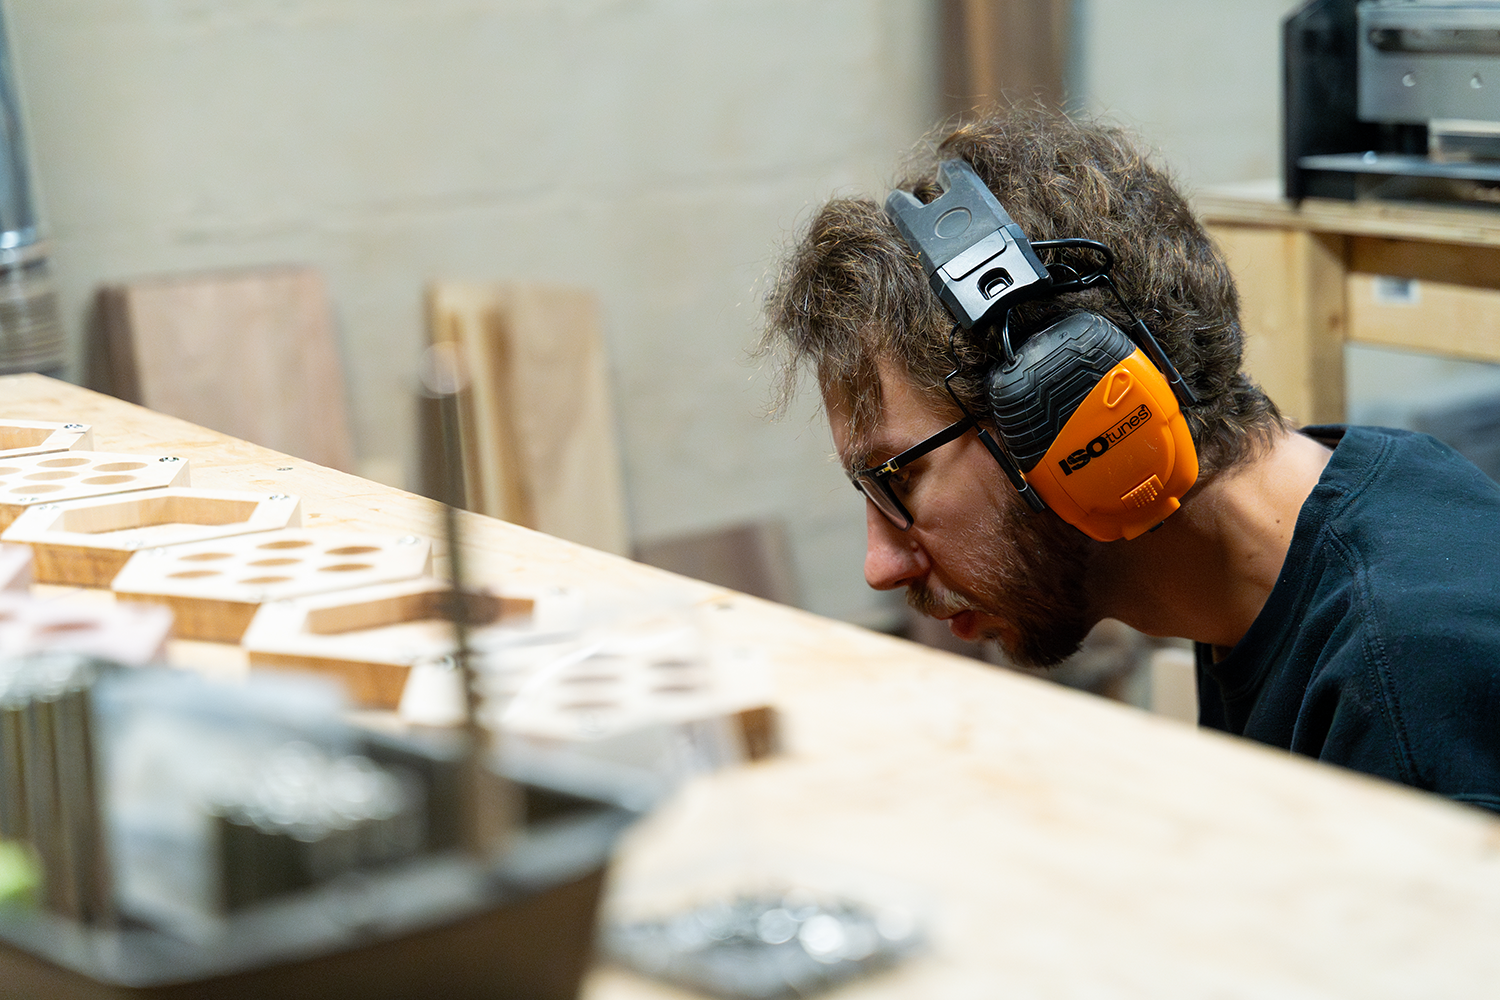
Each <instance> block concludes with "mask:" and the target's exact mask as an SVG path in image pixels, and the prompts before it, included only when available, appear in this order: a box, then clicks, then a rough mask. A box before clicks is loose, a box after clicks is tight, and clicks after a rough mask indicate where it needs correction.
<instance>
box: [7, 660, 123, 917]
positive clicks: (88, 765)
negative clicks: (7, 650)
mask: <svg viewBox="0 0 1500 1000" xmlns="http://www.w3.org/2000/svg"><path fill="white" fill-rule="evenodd" d="M97 676H98V671H97V669H96V667H95V664H94V661H92V660H90V659H89V658H87V657H83V656H78V655H76V654H67V653H49V654H38V655H34V656H31V657H26V658H23V659H16V660H9V661H3V662H0V839H6V840H17V841H20V842H22V843H25V844H28V845H29V846H30V848H31V849H32V851H33V852H34V853H35V855H36V857H37V859H38V861H39V862H40V866H41V877H42V892H41V902H42V904H43V905H44V906H45V907H46V908H47V909H49V910H51V911H52V912H54V913H56V914H59V915H61V916H64V917H68V918H71V919H73V920H77V921H79V922H81V923H86V924H92V925H96V926H99V925H109V924H112V923H113V922H114V917H115V912H114V904H113V889H112V880H111V878H110V868H109V857H108V852H107V850H106V847H105V843H106V829H105V822H104V817H103V814H102V808H101V805H100V803H101V797H100V789H99V782H98V775H97V764H96V760H95V756H94V724H93V708H92V691H93V685H94V682H95V679H96V678H97Z"/></svg>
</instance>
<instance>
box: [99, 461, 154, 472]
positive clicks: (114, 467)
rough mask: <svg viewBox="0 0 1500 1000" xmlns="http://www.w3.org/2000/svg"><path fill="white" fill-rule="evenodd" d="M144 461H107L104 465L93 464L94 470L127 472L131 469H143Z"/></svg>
mask: <svg viewBox="0 0 1500 1000" xmlns="http://www.w3.org/2000/svg"><path fill="white" fill-rule="evenodd" d="M145 467H146V463H145V462H108V463H106V464H104V465H96V466H94V471H95V472H129V471H130V470H132V469H144V468H145Z"/></svg>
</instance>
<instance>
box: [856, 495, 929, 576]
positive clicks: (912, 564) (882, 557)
mask: <svg viewBox="0 0 1500 1000" xmlns="http://www.w3.org/2000/svg"><path fill="white" fill-rule="evenodd" d="M931 568H932V564H931V563H930V562H929V561H928V559H927V553H926V552H925V551H923V549H922V547H921V545H919V544H917V542H916V541H915V540H914V539H913V538H912V536H911V533H910V532H908V531H902V530H901V529H900V528H897V527H896V526H895V525H894V524H892V523H891V522H890V521H888V520H886V517H885V515H884V514H882V513H880V511H879V510H877V509H876V508H875V505H874V504H872V503H870V501H868V500H866V501H865V582H866V583H868V584H869V585H870V586H871V587H873V588H875V589H876V590H895V589H896V588H898V587H905V586H906V585H907V584H909V583H912V582H914V581H916V580H919V579H921V578H922V577H924V576H926V575H927V572H928V570H929V569H931Z"/></svg>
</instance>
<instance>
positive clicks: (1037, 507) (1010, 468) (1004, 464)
mask: <svg viewBox="0 0 1500 1000" xmlns="http://www.w3.org/2000/svg"><path fill="white" fill-rule="evenodd" d="M979 440H980V443H982V444H983V445H984V446H985V447H986V448H988V449H989V452H990V455H991V456H992V457H993V458H994V459H995V461H996V462H998V463H999V465H1000V468H1001V469H1002V470H1004V472H1005V476H1006V478H1007V479H1009V480H1010V484H1011V485H1012V486H1014V487H1015V488H1016V492H1017V493H1019V494H1021V499H1022V500H1025V501H1026V506H1028V507H1030V508H1031V509H1032V510H1034V511H1036V512H1037V513H1038V514H1040V513H1041V512H1042V511H1044V510H1046V509H1047V505H1046V504H1045V503H1044V502H1042V498H1041V497H1040V496H1038V495H1037V492H1036V490H1034V489H1032V488H1031V484H1030V483H1028V482H1027V481H1026V477H1025V476H1024V475H1022V474H1021V470H1020V469H1018V468H1016V463H1014V462H1012V461H1011V460H1010V456H1009V455H1007V454H1006V453H1005V452H1004V450H1002V449H1001V447H1000V445H999V444H998V443H996V441H995V439H994V438H993V437H991V436H990V432H989V431H987V430H985V429H984V428H983V427H980V428H979Z"/></svg>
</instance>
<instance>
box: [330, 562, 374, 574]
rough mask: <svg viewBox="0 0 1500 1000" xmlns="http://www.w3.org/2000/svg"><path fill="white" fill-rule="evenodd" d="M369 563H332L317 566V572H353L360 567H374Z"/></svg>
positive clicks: (360, 568)
mask: <svg viewBox="0 0 1500 1000" xmlns="http://www.w3.org/2000/svg"><path fill="white" fill-rule="evenodd" d="M374 568H375V567H374V566H371V565H370V564H369V563H334V564H333V565H332V566H319V567H318V572H319V573H354V572H357V571H359V570H362V569H374Z"/></svg>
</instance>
